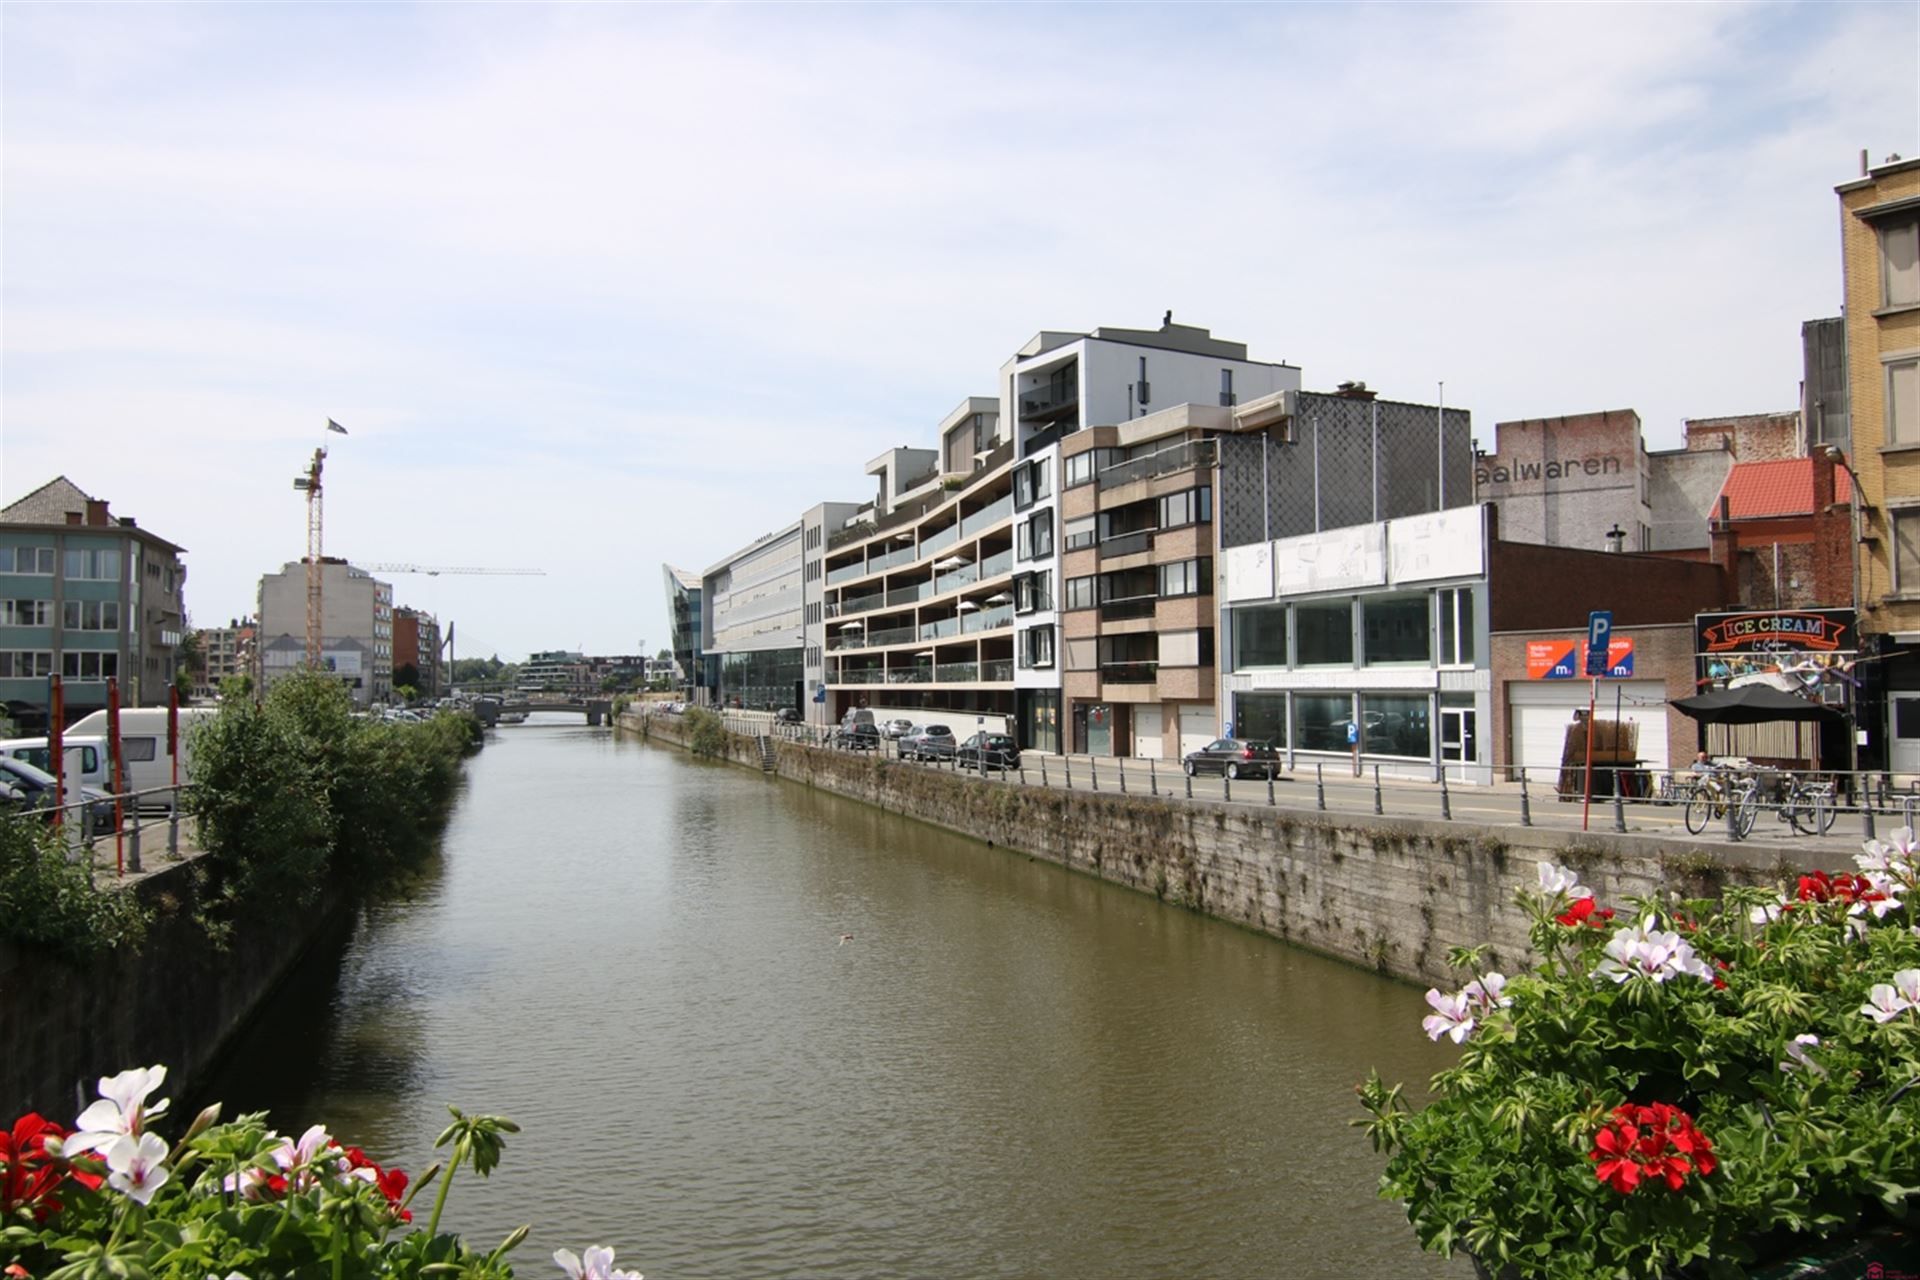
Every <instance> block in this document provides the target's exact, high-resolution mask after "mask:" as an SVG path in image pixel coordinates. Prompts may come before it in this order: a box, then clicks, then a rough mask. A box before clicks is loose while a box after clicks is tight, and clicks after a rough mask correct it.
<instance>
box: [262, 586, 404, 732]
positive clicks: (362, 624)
mask: <svg viewBox="0 0 1920 1280" xmlns="http://www.w3.org/2000/svg"><path fill="white" fill-rule="evenodd" d="M320 572H321V578H320V593H321V594H320V600H321V616H320V631H321V636H320V665H321V667H322V669H323V670H326V671H328V672H331V673H332V674H333V675H334V676H336V677H337V678H338V679H339V681H340V683H341V684H342V685H343V686H345V688H346V690H347V692H348V693H349V694H350V695H352V698H353V702H354V705H355V706H357V707H362V708H365V707H370V706H375V705H383V704H385V703H387V702H389V701H391V700H392V698H393V587H392V585H391V584H390V583H386V582H382V581H380V580H379V579H378V578H375V577H374V576H373V575H372V574H370V573H368V572H367V571H366V570H365V569H358V568H355V567H354V566H353V565H350V564H348V563H347V562H346V561H345V560H341V559H337V558H335V557H332V556H329V557H327V558H325V559H323V560H322V561H321V562H320ZM259 616H260V630H259V654H260V672H259V677H260V678H259V685H260V688H261V689H262V690H263V691H264V690H266V689H268V688H271V687H272V686H273V685H274V684H275V683H276V682H277V681H279V680H283V679H285V678H286V677H287V676H288V675H290V674H292V673H293V672H295V671H298V670H299V669H301V668H302V667H304V666H306V664H307V565H306V562H305V561H304V560H297V561H291V562H289V563H288V564H286V565H284V566H283V567H282V568H281V569H280V571H279V572H278V573H269V574H265V575H263V576H262V577H261V579H260V615H259Z"/></svg>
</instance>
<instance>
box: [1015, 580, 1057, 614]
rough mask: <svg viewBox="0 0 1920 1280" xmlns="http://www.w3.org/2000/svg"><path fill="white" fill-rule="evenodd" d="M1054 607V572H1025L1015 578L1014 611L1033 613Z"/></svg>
mask: <svg viewBox="0 0 1920 1280" xmlns="http://www.w3.org/2000/svg"><path fill="white" fill-rule="evenodd" d="M1051 608H1053V573H1052V571H1051V570H1043V571H1041V572H1039V573H1023V574H1020V575H1019V576H1018V577H1016V578H1015V579H1014V580H1013V611H1014V612H1015V613H1033V612H1034V611H1036V610H1039V609H1051Z"/></svg>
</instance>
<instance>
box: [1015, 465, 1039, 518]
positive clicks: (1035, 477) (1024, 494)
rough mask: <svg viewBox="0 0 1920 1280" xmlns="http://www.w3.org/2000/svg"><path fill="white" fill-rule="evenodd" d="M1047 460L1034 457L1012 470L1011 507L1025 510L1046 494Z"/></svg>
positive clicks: (1016, 509)
mask: <svg viewBox="0 0 1920 1280" xmlns="http://www.w3.org/2000/svg"><path fill="white" fill-rule="evenodd" d="M1047 492H1048V490H1047V460H1046V459H1045V458H1035V459H1033V460H1032V461H1031V462H1023V463H1021V464H1020V465H1019V466H1018V467H1015V468H1014V471H1013V509H1014V510H1015V511H1025V510H1026V509H1027V508H1028V507H1030V506H1032V505H1033V504H1034V503H1036V502H1038V501H1039V500H1040V499H1042V498H1044V497H1046V496H1047Z"/></svg>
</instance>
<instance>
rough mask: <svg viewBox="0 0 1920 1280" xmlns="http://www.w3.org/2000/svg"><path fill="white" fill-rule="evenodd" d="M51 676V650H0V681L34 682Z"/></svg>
mask: <svg viewBox="0 0 1920 1280" xmlns="http://www.w3.org/2000/svg"><path fill="white" fill-rule="evenodd" d="M52 674H53V651H52V650H51V649H0V680H35V679H43V678H45V677H47V676H50V675H52Z"/></svg>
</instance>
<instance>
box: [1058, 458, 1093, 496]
mask: <svg viewBox="0 0 1920 1280" xmlns="http://www.w3.org/2000/svg"><path fill="white" fill-rule="evenodd" d="M1097 452H1099V451H1098V450H1097V449H1089V450H1087V451H1086V452H1085V453H1076V454H1073V455H1072V456H1071V457H1069V458H1068V459H1067V460H1066V468H1067V478H1066V479H1065V480H1064V481H1062V487H1063V488H1067V489H1071V488H1073V487H1074V486H1075V485H1077V484H1092V483H1093V455H1094V454H1095V453H1097Z"/></svg>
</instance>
